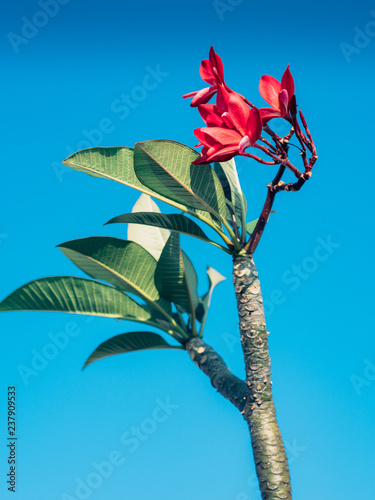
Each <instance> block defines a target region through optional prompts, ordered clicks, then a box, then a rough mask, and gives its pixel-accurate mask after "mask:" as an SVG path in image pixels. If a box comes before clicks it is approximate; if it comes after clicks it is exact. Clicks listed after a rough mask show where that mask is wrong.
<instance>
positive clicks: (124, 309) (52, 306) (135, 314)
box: [0, 276, 154, 323]
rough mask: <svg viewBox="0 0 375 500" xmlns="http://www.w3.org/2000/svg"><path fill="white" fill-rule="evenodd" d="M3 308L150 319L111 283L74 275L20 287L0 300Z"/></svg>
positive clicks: (1, 308) (147, 320) (134, 319)
mask: <svg viewBox="0 0 375 500" xmlns="http://www.w3.org/2000/svg"><path fill="white" fill-rule="evenodd" d="M5 311H56V312H66V313H75V314H89V315H92V316H104V317H107V318H118V319H128V320H132V321H141V322H152V323H154V322H153V321H152V314H151V313H150V311H148V310H147V309H146V308H145V307H143V306H141V305H140V304H138V303H137V302H136V301H135V300H133V299H132V298H130V297H128V296H127V295H125V294H124V293H122V292H120V291H118V290H116V289H115V288H112V287H111V286H108V285H104V284H103V283H98V282H96V281H92V280H88V279H84V278H75V277H73V276H54V277H52V278H41V279H38V280H35V281H31V282H30V283H27V284H26V285H23V286H21V287H20V288H18V289H17V290H15V291H14V292H13V293H11V294H10V295H8V297H6V298H5V299H4V300H3V301H2V302H1V303H0V312H5Z"/></svg>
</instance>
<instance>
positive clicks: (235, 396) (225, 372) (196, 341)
mask: <svg viewBox="0 0 375 500" xmlns="http://www.w3.org/2000/svg"><path fill="white" fill-rule="evenodd" d="M185 347H186V350H187V352H188V353H189V355H190V357H191V359H192V360H193V361H194V363H195V364H196V365H197V366H198V368H200V369H201V370H202V371H203V372H204V373H205V374H206V375H207V376H208V377H209V378H210V379H211V384H212V385H213V386H214V387H215V389H216V390H217V392H219V393H220V394H221V395H222V396H224V397H225V398H226V399H228V400H229V401H230V402H231V403H233V404H234V406H236V407H237V408H238V409H239V410H240V412H242V411H243V409H244V407H245V404H246V398H247V393H248V391H247V386H246V384H245V382H244V381H243V380H241V379H239V378H238V377H236V375H233V373H232V372H231V371H230V370H229V368H228V367H227V365H226V364H225V362H224V360H223V358H222V357H221V356H219V355H218V354H217V352H216V351H214V350H213V349H212V347H210V346H209V345H207V344H206V343H205V342H203V340H202V339H201V338H198V337H194V338H192V339H190V340H189V341H188V342H187V343H186V344H185Z"/></svg>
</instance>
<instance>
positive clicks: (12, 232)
mask: <svg viewBox="0 0 375 500" xmlns="http://www.w3.org/2000/svg"><path fill="white" fill-rule="evenodd" d="M47 4H48V5H47ZM42 6H44V12H46V11H48V12H49V13H48V14H44V15H43V14H41V12H43V7H42ZM373 9H374V6H373V4H372V3H370V2H367V1H363V2H360V3H358V4H355V3H351V4H346V5H344V4H342V3H341V2H331V3H327V2H322V1H318V2H316V3H315V4H314V7H313V8H312V7H311V6H310V5H308V4H301V3H300V2H296V1H292V2H289V3H288V4H287V6H286V5H285V4H280V3H278V2H274V1H270V2H267V3H255V2H251V1H250V0H242V1H241V0H236V1H234V0H223V1H222V2H215V1H199V2H198V1H197V0H193V1H191V2H189V3H188V4H186V3H178V2H157V3H155V2H148V1H146V2H145V1H142V0H141V1H139V2H134V3H126V4H124V3H123V2H119V1H114V0H107V2H101V3H98V2H88V1H87V0H70V1H66V0H65V2H61V1H60V3H58V4H56V3H55V2H51V3H48V2H43V1H41V2H39V3H38V2H36V1H22V0H20V1H18V2H14V3H9V4H8V5H7V7H6V10H5V12H3V13H2V19H1V21H0V23H1V48H0V50H1V58H2V65H3V76H2V96H3V99H2V100H1V109H2V116H3V124H4V127H3V132H2V139H3V140H2V148H3V149H2V151H3V160H2V167H1V188H0V189H1V196H0V199H1V219H0V222H1V223H0V252H1V259H0V295H1V298H2V297H5V296H6V295H7V294H8V293H10V292H11V291H12V290H14V289H15V288H17V287H18V286H20V285H22V284H23V283H26V282H28V281H30V280H32V279H35V278H39V277H43V276H53V275H64V274H72V275H80V272H79V271H78V270H77V271H76V269H75V268H74V266H73V264H71V263H70V261H68V260H67V259H66V258H65V257H64V256H63V255H62V253H61V252H60V251H59V250H58V249H57V248H55V247H56V245H58V244H60V243H62V242H64V241H67V240H71V239H74V238H81V237H85V236H93V235H98V236H100V235H102V236H103V235H112V236H117V237H124V238H125V237H126V233H125V228H124V227H115V226H113V227H112V226H106V227H103V223H104V222H106V221H107V220H109V219H110V218H112V217H114V216H116V215H119V214H122V213H126V212H128V211H130V209H131V207H132V206H133V204H134V203H135V201H136V199H137V197H138V193H136V192H133V191H132V190H131V189H127V188H125V187H123V186H121V185H118V184H115V183H111V182H107V181H103V180H99V179H95V178H91V177H88V176H86V175H84V174H82V173H78V172H73V171H70V170H68V169H67V168H65V167H63V166H61V164H60V162H61V160H62V159H64V158H65V157H66V156H68V154H70V152H73V151H76V150H78V149H81V148H82V147H87V146H95V145H102V146H120V145H124V146H132V145H133V144H134V143H135V142H137V141H142V140H147V139H157V138H167V139H173V140H176V141H180V142H183V143H185V144H188V145H190V146H193V145H194V144H196V139H195V137H194V135H193V129H194V128H196V127H198V126H200V125H201V121H200V118H199V115H198V113H197V111H196V110H194V109H191V108H190V107H189V103H188V102H187V101H186V100H183V99H181V95H182V94H184V93H186V92H189V91H192V90H196V89H199V88H201V87H202V82H201V80H200V78H199V64H200V61H201V59H203V58H206V57H207V55H208V50H209V47H210V46H211V45H213V46H214V47H215V49H216V51H217V52H218V53H219V55H220V56H221V57H222V59H223V61H224V67H225V73H226V80H227V82H228V84H229V85H230V87H231V88H234V89H235V90H237V91H238V92H240V93H242V94H245V95H246V96H247V97H248V98H249V100H250V101H252V102H254V103H255V104H256V105H258V106H262V105H263V102H262V99H261V97H260V96H259V94H258V93H257V87H258V83H259V79H260V77H261V75H262V74H271V75H273V76H275V77H276V78H280V77H281V75H282V72H283V71H284V69H285V67H286V66H287V64H290V65H291V70H292V73H293V76H294V78H295V82H296V94H297V99H298V103H299V105H300V107H301V109H302V110H303V112H304V114H305V116H306V118H307V120H308V123H309V126H310V129H311V131H312V133H313V136H314V140H315V142H316V144H317V147H318V154H319V160H318V162H317V164H316V167H314V173H313V176H312V178H311V180H310V181H309V182H308V183H307V184H306V185H305V187H304V188H303V190H302V191H301V192H299V193H281V194H280V195H278V197H277V200H276V204H275V207H274V208H275V209H276V210H277V214H275V215H274V216H273V217H272V220H271V221H270V223H269V224H268V227H267V230H266V232H265V234H264V237H263V239H262V242H261V244H260V246H259V248H258V250H257V252H256V254H255V261H256V264H257V266H258V270H259V273H260V277H261V283H262V289H263V295H264V299H265V304H266V311H267V322H268V329H269V330H270V331H271V335H270V349H271V357H272V374H273V387H274V397H275V402H276V405H277V413H278V417H279V422H280V426H281V430H282V434H283V437H284V440H285V442H286V445H287V450H288V455H289V459H290V462H291V464H290V467H291V473H292V486H293V490H294V498H295V499H296V500H298V499H303V500H313V499H314V500H315V499H316V498H327V499H328V498H340V499H343V500H346V499H348V500H351V499H352V498H370V497H372V496H373V490H374V486H373V481H372V479H371V478H372V475H373V469H374V465H375V460H374V453H373V450H374V445H375V439H374V435H375V432H374V431H375V424H374V419H373V415H374V412H375V402H374V401H375V398H374V396H375V340H374V331H373V330H374V329H373V326H372V323H373V296H374V293H373V279H374V276H373V265H372V260H373V236H372V227H373V220H372V219H373V217H372V210H373V207H372V194H371V186H373V185H374V181H375V175H374V166H373V157H372V155H371V154H370V151H369V146H368V145H367V146H366V144H368V140H370V141H371V138H372V125H373V119H372V116H373V113H374V97H373V95H374V94H373V82H374V76H375V75H374V56H375V40H374V38H375V12H372V11H373ZM147 75H151V78H153V82H154V85H149V87H150V88H149V89H146V90H145V86H144V82H145V78H147ZM152 75H153V76H152ZM146 81H147V82H150V81H151V80H150V79H148V80H146ZM151 86H152V88H151ZM142 89H143V90H142ZM127 95H131V96H135V98H133V100H132V101H131V102H132V105H131V106H127V105H124V102H123V101H124V99H125V100H126V96H127ZM124 96H125V97H124ZM238 168H239V172H240V179H241V183H242V186H243V189H244V191H245V193H246V195H247V199H248V205H249V220H252V219H254V218H256V217H257V216H258V214H259V211H260V209H261V206H262V202H263V199H264V197H265V186H266V184H267V183H268V182H269V181H270V180H271V178H272V176H273V173H274V171H273V168H272V167H267V166H261V165H259V164H257V163H252V162H250V161H249V160H247V159H239V160H238ZM162 208H163V209H166V210H169V209H168V208H167V207H162ZM119 226H120V225H119ZM182 242H183V247H184V249H185V250H186V252H187V253H188V254H189V256H190V257H191V258H192V260H193V262H194V264H195V266H196V268H197V270H198V272H199V273H200V274H199V291H200V292H201V293H204V292H205V291H206V286H207V283H206V277H205V268H206V265H207V264H209V265H211V266H213V267H215V268H216V269H217V270H218V271H219V272H221V273H222V274H223V275H225V276H226V277H227V278H228V279H227V281H226V282H224V283H222V284H221V285H220V286H218V288H217V289H216V291H215V293H214V298H213V301H212V308H211V313H210V317H209V319H208V321H207V326H206V334H205V335H206V341H207V342H208V343H210V344H212V345H213V346H214V347H215V348H216V349H217V351H218V352H219V353H220V354H221V355H222V356H223V357H224V359H225V360H226V361H227V363H228V365H229V366H230V368H231V369H232V370H233V371H234V372H235V373H236V374H238V375H239V376H242V375H243V373H244V370H243V360H242V354H241V350H240V345H239V341H238V320H237V317H236V308H235V299H234V293H233V290H232V285H231V277H230V274H231V259H230V257H229V256H227V255H225V254H221V252H220V251H219V250H215V249H212V248H213V247H212V248H211V247H210V249H208V248H207V247H206V246H205V245H204V243H202V242H199V241H190V240H189V239H188V238H186V237H184V238H182ZM317 256H318V257H317ZM319 256H320V257H319ZM322 256H323V257H324V258H323V257H322ZM134 327H135V328H134ZM134 329H139V325H131V324H130V323H128V324H123V323H121V324H120V323H118V322H116V321H114V320H106V319H99V318H95V319H93V320H91V319H90V318H89V319H88V318H87V317H84V316H73V315H64V314H52V313H31V312H30V313H7V314H3V315H1V317H0V330H1V332H2V350H1V353H2V354H1V366H2V369H1V386H2V394H3V398H2V402H1V403H0V425H1V429H2V433H4V434H2V435H3V436H5V432H6V419H5V415H6V414H5V412H6V392H7V387H8V386H10V385H12V386H13V385H16V386H17V397H18V399H17V419H18V421H17V424H18V437H19V439H18V450H17V451H18V464H17V479H18V484H17V492H16V495H15V496H16V498H17V499H18V500H29V499H30V498H38V499H40V500H51V499H56V500H64V499H65V500H66V499H69V496H70V497H72V498H92V499H93V500H105V499H108V498H113V499H115V500H117V499H120V498H121V499H123V498H127V499H131V500H143V499H145V498H155V499H159V498H160V499H161V498H163V500H175V499H176V498H178V499H179V500H187V499H191V498H194V499H195V500H203V499H207V498H208V499H211V498H215V499H216V500H250V499H251V500H259V499H260V495H259V493H258V489H257V486H256V483H255V481H254V465H253V460H252V456H251V449H250V443H249V435H248V430H247V428H246V425H245V423H244V422H243V421H242V420H241V417H240V415H239V414H238V411H237V410H236V409H235V408H234V407H232V406H231V405H230V404H229V403H228V402H227V401H226V400H224V399H223V398H222V397H221V396H219V395H218V394H216V393H215V391H214V390H213V389H212V387H211V385H210V383H209V380H208V379H206V377H205V376H204V375H203V374H202V373H201V372H200V371H199V370H198V369H197V368H196V367H195V365H193V363H192V362H191V361H190V359H189V358H188V356H187V355H186V353H184V352H182V351H181V352H179V351H176V352H168V351H165V352H164V351H157V352H144V353H132V354H129V355H122V356H117V357H114V358H112V359H107V360H104V361H101V362H98V363H95V364H94V365H92V366H91V367H89V368H88V369H87V370H85V371H84V372H82V371H81V367H82V365H83V363H84V361H85V360H86V358H87V357H88V356H89V355H90V354H91V352H92V351H93V350H94V349H95V347H96V346H97V345H98V344H99V343H101V342H102V341H104V340H105V339H107V338H110V337H111V336H114V335H116V334H120V333H124V332H125V331H131V330H134ZM52 338H54V339H57V338H59V339H60V341H61V342H63V340H61V339H65V343H64V342H63V343H62V344H61V345H63V346H64V347H61V348H59V349H58V352H57V353H55V351H53V352H52V354H51V352H50V354H51V356H50V357H51V358H52V359H49V360H46V359H45V358H44V361H43V359H42V358H40V356H41V353H43V352H44V353H47V355H48V353H49V351H48V347H46V346H48V345H49V344H51V342H52V340H51V339H52ZM54 354H56V355H54ZM37 358H38V359H39V364H37V365H35V363H38V361H36V359H37ZM32 363H34V366H37V367H38V369H36V370H34V374H32V375H30V376H25V375H23V376H22V373H25V367H26V369H30V368H32ZM155 415H158V416H159V417H157V418H158V419H159V421H156V420H155ZM137 428H139V429H140V431H139V430H138V431H137ZM137 432H138V433H139V432H140V434H138V435H139V437H134V433H137ZM132 433H133V436H132V438H133V440H132V441H131V440H129V437H130V436H131V434H132ZM6 460H7V450H6V444H5V440H4V438H3V440H2V447H1V449H0V474H1V486H0V488H1V494H0V496H1V497H2V498H7V495H8V496H9V495H10V493H9V492H8V491H7V490H6V485H5V480H4V478H5V477H6V473H7V463H6ZM108 463H109V464H110V465H108ZM98 470H100V471H101V472H100V475H99V476H98ZM95 473H96V475H95ZM93 474H94V475H93ZM98 477H99V479H100V478H101V479H100V480H98V479H97V478H98ZM96 480H97V482H96V483H95V481H96ZM99 483H100V484H99ZM83 484H84V485H86V486H82V485H83ZM79 485H80V486H79ZM90 485H91V486H90ZM77 488H78V490H77ZM76 490H77V491H76Z"/></svg>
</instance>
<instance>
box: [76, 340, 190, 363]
mask: <svg viewBox="0 0 375 500" xmlns="http://www.w3.org/2000/svg"><path fill="white" fill-rule="evenodd" d="M147 349H182V347H181V346H175V345H170V344H168V342H166V341H165V340H164V339H163V337H161V336H160V335H158V334H157V333H154V332H129V333H122V334H121V335H116V336H115V337H112V338H111V339H109V340H106V341H105V342H103V343H102V344H100V345H99V346H98V347H97V348H96V349H95V351H94V352H93V353H92V354H91V355H90V356H89V358H88V359H87V361H86V363H85V365H84V368H85V367H86V366H88V365H90V364H91V363H93V362H94V361H98V360H99V359H103V358H108V357H109V356H114V355H115V354H123V353H124V352H132V351H144V350H147Z"/></svg>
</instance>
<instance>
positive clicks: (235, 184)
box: [214, 159, 247, 227]
mask: <svg viewBox="0 0 375 500" xmlns="http://www.w3.org/2000/svg"><path fill="white" fill-rule="evenodd" d="M214 168H215V172H219V178H220V180H221V182H222V183H223V182H224V191H225V195H226V197H227V198H228V199H229V200H230V202H231V204H232V208H233V211H234V214H235V216H236V224H237V226H238V227H241V226H242V212H243V211H244V212H245V213H244V216H245V215H246V210H247V202H246V198H245V195H244V194H243V192H242V189H241V185H240V181H239V178H238V173H237V169H236V164H235V162H234V159H231V160H228V161H225V162H221V163H215V165H214ZM224 177H225V178H226V181H227V182H225V180H224ZM228 188H229V192H230V196H228V194H229V193H228Z"/></svg>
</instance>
